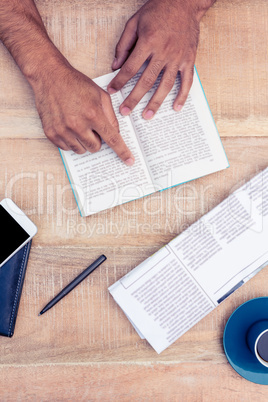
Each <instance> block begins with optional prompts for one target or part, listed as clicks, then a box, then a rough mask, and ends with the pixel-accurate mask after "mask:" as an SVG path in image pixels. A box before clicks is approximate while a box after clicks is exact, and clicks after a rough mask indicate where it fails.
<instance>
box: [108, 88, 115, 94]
mask: <svg viewBox="0 0 268 402" xmlns="http://www.w3.org/2000/svg"><path fill="white" fill-rule="evenodd" d="M107 91H108V93H109V94H110V95H112V94H115V93H116V92H117V90H116V89H114V88H111V87H110V88H107Z"/></svg>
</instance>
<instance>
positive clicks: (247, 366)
mask: <svg viewBox="0 0 268 402" xmlns="http://www.w3.org/2000/svg"><path fill="white" fill-rule="evenodd" d="M267 319H268V297H259V298H256V299H252V300H249V301H247V302H246V303H244V304H242V305H241V306H239V307H238V308H237V309H236V310H235V311H234V312H233V314H232V315H231V316H230V318H229V320H228V321H227V324H226V326H225V330H224V334H223V346H224V351H225V354H226V356H227V359H228V361H229V363H230V364H231V366H232V367H233V368H234V369H235V371H237V373H238V374H240V375H241V376H242V377H244V378H245V379H246V380H249V381H252V382H255V383H256V384H264V385H268V368H267V367H264V366H263V365H262V364H261V363H260V362H259V361H258V359H257V358H256V356H255V355H254V354H253V353H252V352H251V350H250V349H249V347H248V345H247V339H246V336H247V331H248V329H249V328H250V326H251V325H252V324H253V323H254V322H256V321H259V320H267Z"/></svg>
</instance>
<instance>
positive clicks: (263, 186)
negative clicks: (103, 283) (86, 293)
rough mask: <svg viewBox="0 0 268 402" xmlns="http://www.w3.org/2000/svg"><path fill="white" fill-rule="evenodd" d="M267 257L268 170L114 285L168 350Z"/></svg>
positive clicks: (147, 333) (140, 324)
mask: <svg viewBox="0 0 268 402" xmlns="http://www.w3.org/2000/svg"><path fill="white" fill-rule="evenodd" d="M267 262H268V168H266V169H265V170H264V171H262V172H261V173H259V174H258V175H257V176H255V177H254V178H253V179H251V180H250V181H249V182H247V183H246V184H244V185H243V186H242V187H241V188H239V189H238V190H236V191H235V192H234V193H232V194H231V195H230V196H229V197H228V198H226V199H225V200H224V201H223V202H222V203H220V204H219V205H218V206H217V207H216V208H214V209H213V210H212V211H210V212H208V213H207V214H206V215H204V216H203V217H202V218H201V219H199V220H198V221H197V222H195V223H194V224H193V225H191V226H190V227H189V228H188V229H187V230H185V231H184V232H182V233H181V234H180V235H179V236H177V237H176V238H175V239H173V240H172V241H171V242H170V243H168V244H167V245H166V246H165V247H163V248H162V249H160V250H159V251H158V252H157V253H155V254H154V255H153V256H151V257H149V258H148V259H147V260H145V261H144V262H143V263H141V264H140V265H138V266H137V267H136V268H134V269H133V270H132V271H130V272H129V273H128V274H127V275H125V276H124V277H123V278H121V279H120V280H119V281H117V282H116V283H115V284H113V285H112V286H110V287H109V291H110V293H111V295H112V296H113V298H114V299H115V301H116V302H117V303H118V305H119V306H120V307H121V308H122V310H123V311H124V312H125V314H126V315H127V317H128V319H129V320H130V322H131V323H132V325H133V326H134V328H135V329H136V331H137V332H138V334H139V335H140V336H141V337H142V338H145V339H147V341H148V342H149V343H150V344H151V346H152V347H153V348H154V349H155V350H156V352H157V353H161V352H162V351H163V350H164V349H166V348H167V347H168V346H169V345H171V344H172V343H173V342H174V341H176V340H177V339H178V338H179V337H180V336H181V335H183V334H184V333H185V332H186V331H188V330H189V329H190V328H191V327H193V325H195V324H196V323H197V322H198V321H200V320H201V319H202V318H203V317H205V316H206V315H207V314H208V313H209V312H210V311H212V310H213V309H214V308H215V307H217V306H218V305H219V304H220V303H221V302H222V301H223V300H224V299H225V298H226V297H228V296H229V295H230V294H231V293H232V292H233V291H235V290H236V289H238V288H239V287H240V286H241V285H242V284H243V283H245V282H246V281H248V280H249V279H250V278H251V277H252V276H254V275H255V274H256V273H257V272H258V271H259V270H260V269H261V268H263V267H264V266H265V265H266V263H267Z"/></svg>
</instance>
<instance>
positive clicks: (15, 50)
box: [0, 0, 134, 165]
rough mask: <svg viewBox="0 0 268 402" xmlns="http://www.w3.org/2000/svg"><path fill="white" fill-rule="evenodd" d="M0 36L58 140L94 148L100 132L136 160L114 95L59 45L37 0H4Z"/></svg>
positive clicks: (77, 147)
mask: <svg viewBox="0 0 268 402" xmlns="http://www.w3.org/2000/svg"><path fill="white" fill-rule="evenodd" d="M0 40H2V42H3V43H4V45H5V46H6V47H7V49H8V50H9V51H10V53H11V54H12V56H13V58H14V59H15V61H16V62H17V64H18V66H19V67H20V69H21V71H22V73H23V74H24V75H25V77H26V79H27V80H28V81H29V83H30V85H31V86H32V88H33V90H34V93H35V99H36V105H37V109H38V112H39V114H40V117H41V120H42V124H43V128H44V132H45V134H46V135H47V137H48V138H49V139H50V140H51V141H52V142H53V143H54V144H55V145H57V146H58V147H60V148H62V149H64V150H68V149H72V150H73V151H74V152H76V153H84V152H85V151H86V150H89V151H90V152H96V151H97V150H99V149H100V147H101V138H102V139H103V140H104V141H105V142H106V143H107V144H108V145H109V146H110V147H111V148H113V150H114V151H115V152H116V153H117V154H118V156H119V157H120V158H121V159H122V160H123V161H124V162H125V163H126V164H127V165H132V164H133V163H134V157H133V155H132V154H131V152H130V150H129V149H128V148H127V146H126V144H125V143H124V141H123V139H122V137H121V136H120V134H119V127H118V122H117V119H116V116H115V114H114V111H113V107H112V103H111V99H110V96H109V95H108V93H106V92H105V91H103V90H102V89H101V88H99V87H98V86H97V85H96V84H95V83H94V82H93V81H92V80H90V79H89V78H88V77H86V76H85V75H84V74H82V73H80V72H78V71H77V70H75V69H74V68H73V67H72V66H71V65H70V64H69V63H68V62H67V60H66V59H65V58H64V57H63V55H62V54H61V53H60V52H59V51H58V49H57V48H56V47H55V46H54V44H53V43H52V42H51V40H50V39H49V37H48V35H47V32H46V29H45V27H44V24H43V22H42V19H41V17H40V15H39V13H38V10H37V8H36V6H35V3H34V1H33V0H8V1H7V0H0Z"/></svg>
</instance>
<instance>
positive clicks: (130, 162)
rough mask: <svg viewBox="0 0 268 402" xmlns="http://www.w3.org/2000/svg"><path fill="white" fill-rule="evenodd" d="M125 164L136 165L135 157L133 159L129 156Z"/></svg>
mask: <svg viewBox="0 0 268 402" xmlns="http://www.w3.org/2000/svg"><path fill="white" fill-rule="evenodd" d="M125 164H126V165H127V166H132V165H134V159H133V158H128V159H127V160H126V161H125Z"/></svg>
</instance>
